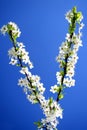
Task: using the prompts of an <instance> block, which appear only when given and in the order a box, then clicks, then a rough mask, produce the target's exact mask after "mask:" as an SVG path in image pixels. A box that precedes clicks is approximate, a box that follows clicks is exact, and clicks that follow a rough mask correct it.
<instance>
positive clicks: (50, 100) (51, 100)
mask: <svg viewBox="0 0 87 130" xmlns="http://www.w3.org/2000/svg"><path fill="white" fill-rule="evenodd" d="M52 102H53V98H52V97H51V98H50V99H49V106H50V105H51V104H52Z"/></svg>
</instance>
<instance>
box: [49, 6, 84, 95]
mask: <svg viewBox="0 0 87 130" xmlns="http://www.w3.org/2000/svg"><path fill="white" fill-rule="evenodd" d="M66 19H67V20H68V22H69V24H70V27H69V33H67V34H66V38H65V41H64V42H63V43H62V45H61V46H60V47H59V54H58V56H57V58H56V60H57V62H59V64H60V68H61V71H60V72H57V73H56V77H57V84H56V85H54V86H51V89H50V91H51V92H53V93H56V92H57V93H59V95H58V96H60V94H61V91H62V90H63V88H65V87H71V86H74V85H75V80H74V79H73V77H74V74H75V64H76V63H77V60H78V55H77V52H78V50H79V47H80V46H82V41H81V36H82V33H81V29H82V28H83V26H84V24H83V23H81V21H82V19H83V16H82V14H81V12H77V10H76V8H75V7H74V8H73V9H72V10H70V11H69V12H68V13H66ZM77 23H78V24H79V28H78V33H77V34H76V33H75V29H76V24H77ZM61 88H62V89H61Z"/></svg>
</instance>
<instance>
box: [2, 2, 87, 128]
mask: <svg viewBox="0 0 87 130" xmlns="http://www.w3.org/2000/svg"><path fill="white" fill-rule="evenodd" d="M73 6H77V9H78V11H82V13H83V16H84V19H83V22H84V24H85V27H84V29H83V37H82V40H83V47H82V48H80V50H79V53H78V55H79V60H78V63H77V65H76V72H75V79H76V85H75V87H72V88H70V89H67V90H65V98H64V99H63V100H62V101H60V104H61V106H62V108H63V109H64V114H63V120H60V124H59V126H58V128H59V130H87V75H86V74H87V65H86V64H87V2H86V0H75V1H74V0H67V1H65V0H61V1H58V0H0V27H1V26H2V25H4V24H7V23H8V22H9V21H13V22H15V23H17V24H18V26H19V27H20V29H21V32H22V34H21V37H20V38H19V39H18V41H20V42H24V44H25V45H26V49H27V51H29V53H30V57H31V60H32V62H33V64H34V66H35V68H34V69H33V70H32V73H33V74H38V75H39V76H40V77H41V81H42V82H43V83H44V86H46V92H45V96H46V97H50V96H52V94H51V93H49V89H50V86H51V85H54V84H55V83H56V76H55V74H56V71H58V70H59V67H58V64H57V63H56V61H55V57H56V55H57V54H58V47H59V46H60V45H61V43H62V41H64V40H65V36H66V33H67V32H68V23H67V21H66V20H65V13H66V12H67V11H68V10H70V9H71V8H72V7H73ZM11 47H12V44H11V42H10V40H9V38H8V37H7V36H5V37H3V36H2V35H0V130H36V127H35V126H34V124H33V122H35V121H38V120H40V119H41V118H42V116H43V114H42V111H41V109H40V108H39V105H32V104H31V103H30V102H28V100H27V99H26V96H25V94H24V93H23V90H22V89H21V88H20V87H19V86H17V81H18V79H19V78H20V77H21V75H20V74H19V69H18V68H16V67H14V66H11V65H9V58H8V53H7V51H8V49H9V48H11Z"/></svg>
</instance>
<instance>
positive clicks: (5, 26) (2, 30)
mask: <svg viewBox="0 0 87 130" xmlns="http://www.w3.org/2000/svg"><path fill="white" fill-rule="evenodd" d="M7 30H8V28H7V25H4V26H2V28H1V29H0V32H1V33H2V34H3V35H5V33H6V32H7Z"/></svg>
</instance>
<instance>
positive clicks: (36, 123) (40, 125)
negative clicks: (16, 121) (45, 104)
mask: <svg viewBox="0 0 87 130" xmlns="http://www.w3.org/2000/svg"><path fill="white" fill-rule="evenodd" d="M34 124H35V125H37V127H38V128H41V127H42V126H43V124H42V123H41V122H40V121H38V122H34Z"/></svg>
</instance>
